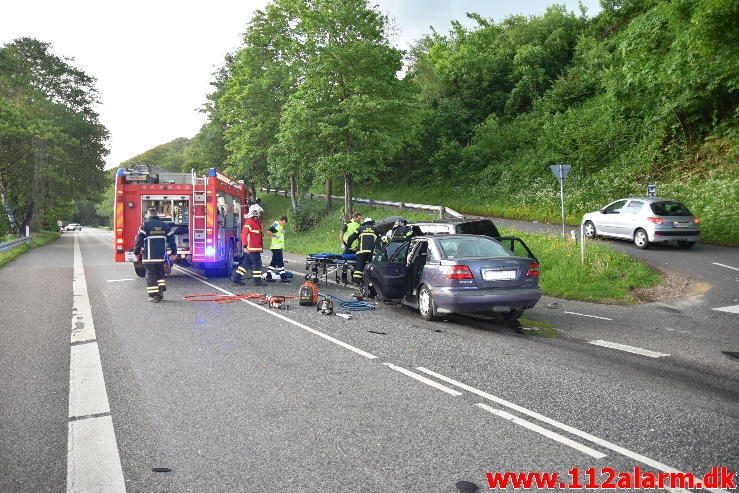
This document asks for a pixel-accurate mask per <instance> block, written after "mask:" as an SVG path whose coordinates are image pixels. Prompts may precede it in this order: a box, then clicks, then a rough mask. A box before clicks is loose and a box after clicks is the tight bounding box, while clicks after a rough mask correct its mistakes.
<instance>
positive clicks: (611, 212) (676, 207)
mask: <svg viewBox="0 0 739 493" xmlns="http://www.w3.org/2000/svg"><path fill="white" fill-rule="evenodd" d="M582 224H583V226H584V228H585V236H587V237H588V238H596V237H598V236H607V237H611V238H622V239H626V240H631V241H633V242H634V245H636V246H637V248H642V249H644V248H648V247H649V244H650V243H665V242H668V241H676V242H677V244H678V246H679V247H680V248H692V247H693V245H695V243H696V242H697V241H698V239H699V237H700V226H699V225H700V219H699V218H697V217H695V216H694V215H693V213H692V212H690V210H688V208H687V207H685V205H683V204H682V203H680V202H678V201H676V200H670V199H664V198H659V197H628V198H625V199H620V200H616V201H615V202H611V203H610V204H608V205H607V206H605V207H603V208H602V209H601V210H599V211H596V212H589V213H587V214H585V215H584V216H583V219H582Z"/></svg>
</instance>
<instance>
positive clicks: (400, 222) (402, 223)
mask: <svg viewBox="0 0 739 493" xmlns="http://www.w3.org/2000/svg"><path fill="white" fill-rule="evenodd" d="M406 224H408V221H406V220H405V219H398V220H397V221H395V224H393V228H399V227H401V226H405V225H406Z"/></svg>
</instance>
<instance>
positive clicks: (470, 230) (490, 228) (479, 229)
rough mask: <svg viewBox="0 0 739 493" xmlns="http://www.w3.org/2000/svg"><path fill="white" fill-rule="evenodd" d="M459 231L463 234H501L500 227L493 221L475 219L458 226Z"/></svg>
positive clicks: (496, 235)
mask: <svg viewBox="0 0 739 493" xmlns="http://www.w3.org/2000/svg"><path fill="white" fill-rule="evenodd" d="M457 232H458V233H460V234H463V235H482V236H495V237H498V236H500V233H499V232H498V228H496V227H495V224H493V222H492V221H473V222H468V223H462V224H460V225H458V226H457Z"/></svg>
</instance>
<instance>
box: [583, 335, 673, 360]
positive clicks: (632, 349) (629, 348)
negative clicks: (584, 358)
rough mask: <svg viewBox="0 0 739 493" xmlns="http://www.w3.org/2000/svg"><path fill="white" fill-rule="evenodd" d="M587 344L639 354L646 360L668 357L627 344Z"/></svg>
mask: <svg viewBox="0 0 739 493" xmlns="http://www.w3.org/2000/svg"><path fill="white" fill-rule="evenodd" d="M588 344H592V345H594V346H601V347H607V348H610V349H617V350H619V351H624V352H626V353H632V354H639V355H641V356H646V357H648V358H664V357H665V356H669V354H667V353H658V352H657V351H650V350H649V349H644V348H640V347H636V346H629V345H627V344H621V343H618V342H611V341H604V340H601V339H597V340H594V341H589V342H588Z"/></svg>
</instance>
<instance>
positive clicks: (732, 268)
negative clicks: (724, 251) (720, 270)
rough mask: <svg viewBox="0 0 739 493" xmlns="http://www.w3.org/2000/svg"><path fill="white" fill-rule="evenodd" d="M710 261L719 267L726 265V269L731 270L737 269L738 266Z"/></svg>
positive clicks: (738, 269)
mask: <svg viewBox="0 0 739 493" xmlns="http://www.w3.org/2000/svg"><path fill="white" fill-rule="evenodd" d="M712 263H713V265H718V266H719V267H726V268H727V269H731V270H736V271H739V268H736V267H732V266H730V265H726V264H719V263H718V262H712Z"/></svg>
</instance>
